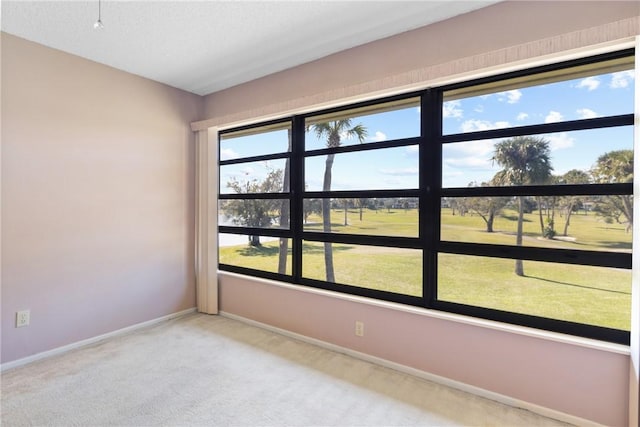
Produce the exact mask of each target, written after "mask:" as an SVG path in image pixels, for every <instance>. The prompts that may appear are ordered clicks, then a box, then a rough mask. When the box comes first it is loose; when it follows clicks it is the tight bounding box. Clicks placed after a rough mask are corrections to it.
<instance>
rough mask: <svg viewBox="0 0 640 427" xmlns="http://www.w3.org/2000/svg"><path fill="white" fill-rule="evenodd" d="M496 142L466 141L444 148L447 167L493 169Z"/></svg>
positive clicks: (491, 140)
mask: <svg viewBox="0 0 640 427" xmlns="http://www.w3.org/2000/svg"><path fill="white" fill-rule="evenodd" d="M494 147H495V140H493V139H484V140H481V141H465V142H459V143H455V144H446V145H445V146H444V147H443V150H444V151H443V153H442V154H443V159H444V161H443V163H444V166H445V167H451V168H465V169H491V167H492V165H491V157H492V155H493V150H494Z"/></svg>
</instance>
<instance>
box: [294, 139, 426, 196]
mask: <svg viewBox="0 0 640 427" xmlns="http://www.w3.org/2000/svg"><path fill="white" fill-rule="evenodd" d="M327 162H329V163H327ZM304 167H305V172H304V173H305V184H306V187H307V190H308V191H322V190H323V188H324V187H325V185H324V184H325V183H324V177H325V170H326V168H327V167H328V168H330V171H331V181H330V184H331V185H330V186H329V188H328V189H329V190H388V189H413V188H418V146H417V145H412V146H409V147H397V148H385V149H381V150H371V151H361V152H357V153H342V154H330V155H328V156H327V155H322V156H313V157H307V158H306V159H305V163H304ZM325 191H326V190H325Z"/></svg>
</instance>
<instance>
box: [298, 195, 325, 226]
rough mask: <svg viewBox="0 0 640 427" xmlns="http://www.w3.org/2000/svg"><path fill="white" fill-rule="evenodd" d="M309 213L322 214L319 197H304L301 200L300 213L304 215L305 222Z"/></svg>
mask: <svg viewBox="0 0 640 427" xmlns="http://www.w3.org/2000/svg"><path fill="white" fill-rule="evenodd" d="M311 214H318V215H322V200H321V199H304V200H303V201H302V215H303V217H304V222H305V224H306V223H307V221H308V220H309V215H311Z"/></svg>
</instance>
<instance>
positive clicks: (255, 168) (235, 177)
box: [220, 159, 289, 194]
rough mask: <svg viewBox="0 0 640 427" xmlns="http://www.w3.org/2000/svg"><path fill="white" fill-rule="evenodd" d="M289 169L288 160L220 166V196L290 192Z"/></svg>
mask: <svg viewBox="0 0 640 427" xmlns="http://www.w3.org/2000/svg"><path fill="white" fill-rule="evenodd" d="M288 167H289V161H288V159H277V160H269V161H266V162H247V163H238V164H233V165H223V166H220V194H233V193H281V192H282V191H288V189H289V181H288V179H287V180H286V181H285V177H286V176H287V175H288V174H287V173H285V172H286V168H288ZM287 178H288V177H287Z"/></svg>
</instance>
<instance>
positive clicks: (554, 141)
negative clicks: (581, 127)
mask: <svg viewBox="0 0 640 427" xmlns="http://www.w3.org/2000/svg"><path fill="white" fill-rule="evenodd" d="M546 139H547V140H549V149H550V150H551V151H556V150H562V149H564V148H571V147H573V143H574V142H575V138H572V137H570V136H569V134H567V133H566V132H562V133H559V134H555V135H550V136H547V137H546Z"/></svg>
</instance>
